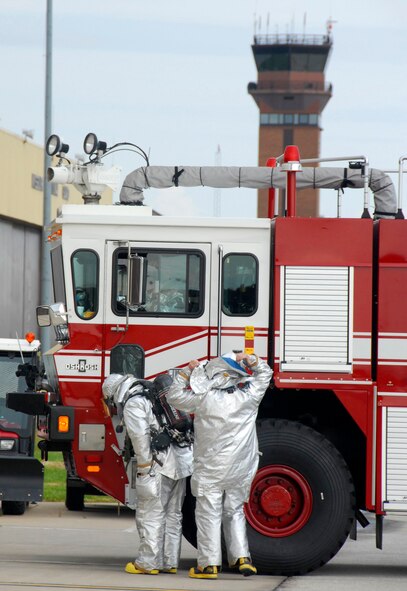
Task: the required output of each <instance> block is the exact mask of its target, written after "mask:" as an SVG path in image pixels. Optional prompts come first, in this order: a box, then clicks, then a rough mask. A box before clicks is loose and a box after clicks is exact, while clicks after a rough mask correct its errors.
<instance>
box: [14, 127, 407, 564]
mask: <svg viewBox="0 0 407 591" xmlns="http://www.w3.org/2000/svg"><path fill="white" fill-rule="evenodd" d="M51 139H52V141H51ZM51 139H50V142H49V146H48V149H49V152H50V153H56V152H57V153H58V150H59V154H62V157H61V161H60V166H57V167H55V168H52V169H50V171H49V175H48V176H49V180H53V181H54V182H63V183H64V182H65V183H66V182H73V183H75V185H76V186H77V187H79V188H80V189H81V190H82V193H83V195H84V200H85V203H86V202H90V203H93V204H89V205H86V204H85V205H64V206H63V207H62V210H61V211H60V213H59V215H58V217H57V218H56V220H55V223H54V225H53V228H52V231H51V233H50V241H51V246H52V249H51V261H52V273H53V284H54V293H55V302H56V303H55V304H49V305H44V306H41V307H40V308H38V311H37V317H38V321H39V324H40V326H46V325H52V326H53V327H54V329H55V338H56V341H57V343H58V344H57V345H56V346H55V347H54V348H52V349H51V350H50V351H48V352H47V353H45V354H44V360H45V366H46V374H47V377H48V382H49V385H48V387H47V388H46V389H47V390H48V392H42V393H35V394H34V393H33V402H32V403H31V412H32V414H37V415H40V418H39V421H40V425H41V428H42V433H43V435H44V436H45V438H44V439H43V442H42V449H43V452H44V454H46V452H47V450H55V449H59V450H61V451H62V452H63V454H64V458H65V463H66V466H67V470H68V476H69V478H70V479H71V481H72V482H75V481H76V483H77V484H78V488H77V491H78V493H77V494H78V497H77V498H76V501H77V503H75V494H74V491H75V489H74V488H73V486H72V489H71V491H70V494H71V496H70V502H71V503H72V505H75V504H77V505H78V506H81V505H82V503H83V490H84V489H83V488H80V485H82V486H85V485H86V486H87V485H91V486H92V487H95V488H96V489H98V490H99V491H102V492H103V493H106V494H108V495H111V496H112V497H114V498H116V499H118V500H119V501H121V502H122V503H128V504H132V502H134V490H133V489H132V487H131V477H130V475H129V474H130V472H129V470H131V462H129V463H128V462H126V461H125V459H124V455H123V439H122V437H123V435H122V434H121V433H118V432H116V429H115V426H116V417H115V416H114V415H112V414H111V412H110V411H109V409H108V408H107V407H106V405H105V403H104V400H103V398H102V390H101V385H102V382H103V380H104V379H105V377H106V376H107V375H109V374H110V373H113V372H115V373H126V374H134V375H135V376H139V377H143V378H147V379H149V378H153V377H154V376H156V375H157V374H160V373H162V372H165V371H167V370H170V371H176V369H178V368H182V367H185V366H186V365H187V364H188V362H189V360H190V359H192V358H197V359H201V360H205V359H210V358H213V357H215V356H217V355H219V354H220V353H223V352H226V351H228V350H231V349H244V350H246V351H248V352H249V351H253V349H254V350H255V351H256V353H258V354H259V355H260V356H261V357H263V358H264V359H267V360H268V362H269V364H270V365H271V366H272V368H273V370H274V375H273V383H272V387H271V389H270V390H269V392H268V393H267V394H266V396H265V398H264V400H263V402H262V405H261V407H260V411H259V417H258V437H259V447H260V452H261V456H260V464H259V470H258V472H257V475H256V477H255V479H254V482H253V485H252V489H251V493H250V498H249V500H248V503H247V506H246V516H247V528H248V535H249V541H250V548H251V552H252V556H253V560H254V562H255V564H256V565H257V566H258V567H259V569H260V570H261V571H263V572H267V573H272V574H284V575H296V574H304V573H307V572H309V571H311V570H313V569H315V568H317V567H319V566H321V565H323V564H324V563H326V562H327V561H329V560H330V559H331V558H332V557H333V556H334V555H335V554H336V552H337V551H338V550H339V549H340V548H341V546H342V545H343V543H344V542H345V540H346V539H347V537H348V536H349V535H351V537H353V538H355V539H356V523H357V522H359V524H361V525H362V526H365V525H366V524H367V523H368V519H367V515H369V513H370V514H371V515H372V516H374V517H375V520H376V545H377V547H379V548H381V546H382V530H383V516H384V515H385V514H386V513H389V512H394V511H405V510H406V509H407V393H406V383H407V307H406V305H405V294H406V293H407V226H406V224H407V222H406V221H405V220H404V219H403V217H404V216H403V214H402V210H401V205H400V203H397V196H396V191H395V188H394V186H393V184H392V182H391V180H390V177H389V176H388V175H387V174H384V173H382V172H380V171H378V170H375V169H370V168H369V166H368V160H367V158H365V157H351V158H343V159H342V160H348V162H346V165H345V167H344V168H329V167H325V165H324V166H318V167H312V166H309V164H313V162H311V161H306V162H304V161H303V162H302V163H300V161H299V154H298V150H297V149H296V148H295V147H288V148H287V149H286V151H285V153H284V155H283V156H282V157H280V158H277V160H276V164H277V166H276V167H274V168H271V167H259V168H257V167H248V168H239V167H231V168H227V167H220V168H219V167H183V166H175V167H154V166H149V163H148V161H147V166H145V167H142V168H140V169H137V170H136V171H134V172H133V173H131V174H129V175H128V176H127V177H126V179H125V181H124V183H123V188H122V190H121V204H118V205H106V206H105V205H94V203H95V202H97V201H98V199H99V196H98V193H99V192H100V189H101V187H103V186H106V185H109V186H114V183H113V181H112V178H113V177H114V171H112V170H110V171H106V174H105V172H104V169H103V164H102V162H101V157H102V156H104V155H105V154H106V153H108V151H109V149H106V144H104V143H103V142H97V138H96V137H95V136H94V135H93V134H91V135H90V137H89V136H88V137H87V142H88V143H86V142H85V147H86V151H87V152H88V153H89V154H90V160H89V163H87V164H69V163H68V164H67V165H65V164H64V163H65V158H66V155H65V153H64V152H63V150H62V148H61V146H60V144H59V143H58V139H57V138H55V137H54V136H53V138H51ZM89 143H90V144H92V145H91V147H89ZM113 148H114V146H113V147H112V149H113ZM330 160H338V161H339V160H340V159H339V158H335V159H333V158H332V159H326V161H330ZM402 161H403V160H402V159H401V160H400V168H401V174H400V187H399V188H400V191H399V198H400V195H401V179H402ZM104 175H105V176H104ZM192 185H206V186H211V187H213V186H217V187H239V186H246V187H248V186H251V187H254V188H261V187H264V188H268V189H269V190H270V191H271V192H272V191H273V190H274V189H275V188H278V189H279V190H283V191H284V192H285V196H286V204H287V205H286V215H285V216H280V217H278V216H274V213H273V212H274V207H273V205H271V206H270V211H271V212H272V215H271V217H270V219H248V218H245V219H236V218H234V219H226V218H206V219H197V218H193V219H187V218H183V217H176V216H174V217H164V216H159V215H152V211H151V209H150V208H149V207H147V206H145V205H143V204H142V198H143V190H144V189H146V188H148V187H150V186H151V187H169V186H192ZM306 186H314V187H330V188H332V189H334V190H338V191H340V190H341V189H342V188H346V187H349V188H351V189H353V188H358V187H360V188H362V189H363V191H364V207H363V211H362V217H361V219H343V218H330V219H325V218H313V219H311V218H300V217H297V216H296V215H295V203H296V199H297V195H296V189H297V188H303V187H306ZM371 192H372V193H373V197H374V203H375V212H374V214H373V217H370V215H369V202H370V196H371ZM271 196H272V195H271ZM298 199H301V193H300V192H299V193H298ZM361 210H362V208H361ZM20 410H23V409H20ZM184 513H185V516H184V534H185V536H186V537H187V539H189V540H190V541H192V542H194V541H195V525H194V519H193V503H192V499H191V497H188V498H187V501H186V503H185V507H184Z"/></svg>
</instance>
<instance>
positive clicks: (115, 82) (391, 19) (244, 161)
mask: <svg viewBox="0 0 407 591" xmlns="http://www.w3.org/2000/svg"><path fill="white" fill-rule="evenodd" d="M46 5H47V3H46V0H1V2H0V39H1V51H0V69H1V72H2V76H1V77H0V97H1V98H0V127H1V128H2V129H4V130H6V131H10V132H13V133H17V134H22V130H33V131H34V140H33V141H34V142H35V143H37V144H40V145H43V143H44V96H45V22H46V20H45V19H46ZM329 19H331V20H332V21H333V29H332V35H333V50H332V53H331V57H330V60H329V62H328V66H327V68H326V81H327V82H331V83H332V84H333V97H332V98H331V100H330V101H329V103H328V105H327V106H326V108H325V110H324V111H323V114H322V128H323V131H322V134H321V157H337V156H347V155H349V156H353V155H366V156H367V157H368V159H369V163H370V166H372V167H374V168H379V169H382V170H394V169H396V168H397V167H398V160H399V157H400V156H403V155H406V154H407V146H406V138H407V117H406V115H407V79H406V78H407V77H406V60H407V57H406V56H407V34H406V22H407V0H387V2H383V0H358V1H357V2H354V1H351V0H308V1H307V0H285V1H284V2H276V1H275V0H274V1H271V0H269V1H266V0H205V2H197V1H193V0H171V1H169V0H144V1H140V0H97V1H96V0H86V1H84V0H82V1H81V2H79V0H70V1H69V2H63V1H62V0H53V78H52V80H53V91H52V131H53V133H57V134H58V135H60V136H61V137H62V138H63V140H64V141H65V142H66V143H68V144H69V145H70V146H71V149H70V155H72V156H75V155H76V154H80V153H82V144H83V138H84V137H85V135H86V134H87V133H88V132H90V131H92V132H95V133H96V134H97V136H98V138H99V139H100V140H104V141H106V142H107V144H108V145H109V146H110V145H113V144H114V143H116V142H120V141H128V142H133V143H135V144H137V145H139V146H140V147H142V148H143V149H144V150H145V151H146V152H148V153H149V156H150V163H151V164H154V165H160V164H161V165H180V166H182V165H196V166H212V165H214V164H215V163H217V164H219V163H221V164H222V165H224V166H228V165H230V166H256V165H257V158H258V129H259V113H258V108H257V106H256V104H255V102H254V100H253V99H252V97H251V96H250V95H249V94H248V93H247V84H248V83H249V82H254V81H256V79H257V72H256V68H255V63H254V60H253V56H252V52H251V44H252V42H253V35H254V32H255V29H256V32H260V33H267V32H269V33H287V32H288V33H299V34H302V33H304V32H305V33H306V34H316V35H322V34H325V33H326V30H327V28H326V27H327V21H328V20H329ZM260 21H261V22H260ZM218 146H220V156H219V155H217V151H218ZM106 160H107V163H108V164H115V165H118V166H121V167H122V168H123V178H124V176H125V175H126V174H128V173H129V172H131V171H132V170H133V169H135V168H138V167H139V166H142V165H143V164H144V162H143V160H142V159H141V158H140V157H139V156H137V155H136V154H134V153H128V152H118V153H116V154H115V155H113V156H111V157H110V158H109V159H106ZM394 179H395V181H397V179H396V177H394ZM404 184H406V183H404ZM217 194H218V195H219V192H218V193H217ZM215 199H216V192H215V191H214V190H213V189H209V188H208V189H204V190H203V189H183V188H180V189H174V190H173V189H170V190H166V191H159V190H154V189H150V190H149V191H147V192H146V193H145V202H146V204H148V205H151V206H153V207H154V208H155V209H156V210H158V211H160V212H161V213H162V214H164V215H193V216H195V215H205V216H211V215H214V213H215V211H216V206H215ZM220 200H221V215H222V216H238V217H255V216H256V203H257V195H256V191H255V190H248V189H237V190H235V189H229V190H226V189H224V190H222V191H221V194H220ZM362 203H363V195H362V193H361V192H359V191H355V190H353V191H351V190H348V191H347V192H346V193H345V195H344V198H343V214H344V215H345V216H352V217H358V216H359V215H360V213H361V209H362ZM321 215H324V216H326V217H330V216H335V215H336V193H335V192H334V191H330V192H328V191H324V192H323V193H322V195H321Z"/></svg>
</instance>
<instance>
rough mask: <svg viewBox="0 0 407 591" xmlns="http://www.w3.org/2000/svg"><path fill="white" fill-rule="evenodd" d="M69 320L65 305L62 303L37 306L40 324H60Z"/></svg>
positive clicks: (41, 325)
mask: <svg viewBox="0 0 407 591" xmlns="http://www.w3.org/2000/svg"><path fill="white" fill-rule="evenodd" d="M66 322H67V314H66V310H65V305H64V304H62V303H57V304H52V305H51V306H38V307H37V323H38V326H40V327H43V326H51V325H52V326H60V325H65V324H66Z"/></svg>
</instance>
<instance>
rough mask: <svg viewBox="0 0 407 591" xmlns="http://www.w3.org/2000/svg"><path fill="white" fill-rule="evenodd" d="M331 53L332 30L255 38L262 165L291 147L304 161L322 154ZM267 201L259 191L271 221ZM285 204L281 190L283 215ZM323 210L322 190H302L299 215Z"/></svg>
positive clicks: (252, 87) (261, 208)
mask: <svg viewBox="0 0 407 591" xmlns="http://www.w3.org/2000/svg"><path fill="white" fill-rule="evenodd" d="M331 48H332V40H331V37H330V35H329V28H328V34H327V35H293V34H286V35H255V37H254V43H253V45H252V50H253V55H254V59H255V62H256V67H257V82H250V83H249V85H248V92H249V94H251V96H252V97H253V98H254V100H255V101H256V104H257V106H258V107H259V111H260V129H259V166H265V165H266V162H267V159H268V158H270V157H277V156H279V155H280V154H282V153H283V152H284V148H285V146H287V145H292V144H294V145H297V146H298V147H299V150H300V155H301V158H302V159H303V158H317V157H318V156H319V155H320V137H321V131H322V128H321V122H320V119H321V113H322V111H323V109H324V108H325V105H326V104H327V102H328V101H329V99H330V98H331V96H332V85H331V84H327V83H326V82H325V67H326V64H327V61H328V57H329V54H330V51H331ZM299 174H301V173H299ZM267 199H268V190H267V189H262V190H259V194H258V207H257V215H258V217H267ZM284 202H285V191H283V190H280V192H279V203H278V208H279V211H278V213H279V215H283V214H284ZM318 211H319V192H318V190H317V189H305V190H302V191H300V192H299V193H298V200H297V215H298V216H302V217H310V216H312V217H315V216H318Z"/></svg>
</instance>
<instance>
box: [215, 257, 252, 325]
mask: <svg viewBox="0 0 407 591" xmlns="http://www.w3.org/2000/svg"><path fill="white" fill-rule="evenodd" d="M257 277H258V261H257V258H256V257H255V256H253V255H252V254H237V253H236V254H235V253H233V254H228V255H226V256H225V257H224V259H223V272H222V281H223V285H222V312H223V313H224V314H226V315H227V316H251V315H253V314H254V313H255V312H256V310H257V283H258V280H257Z"/></svg>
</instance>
